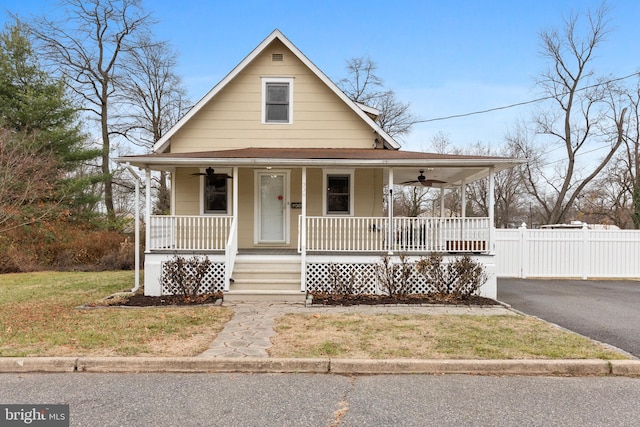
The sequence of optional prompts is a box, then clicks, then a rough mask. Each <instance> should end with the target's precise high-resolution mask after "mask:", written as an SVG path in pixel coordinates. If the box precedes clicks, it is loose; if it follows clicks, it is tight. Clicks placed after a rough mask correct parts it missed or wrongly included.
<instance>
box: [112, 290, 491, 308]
mask: <svg viewBox="0 0 640 427" xmlns="http://www.w3.org/2000/svg"><path fill="white" fill-rule="evenodd" d="M223 298H224V296H223V294H222V292H218V293H215V294H205V295H197V296H188V297H185V296H182V295H163V296H159V297H152V296H145V295H142V294H135V295H132V296H129V297H127V299H126V300H122V301H120V300H119V301H118V302H117V303H116V304H115V305H118V306H127V307H162V306H176V305H178V306H186V305H204V304H216V303H217V302H218V301H220V300H222V299H223ZM312 302H313V305H344V306H351V305H385V304H386V305H390V304H391V305H393V304H439V305H473V306H492V305H499V303H498V302H497V301H495V300H492V299H489V298H484V297H480V296H477V295H471V296H466V297H458V298H454V297H452V296H450V295H438V294H429V295H407V296H405V297H396V298H391V297H389V296H387V295H369V294H362V295H336V294H313V301H312ZM108 305H111V304H108Z"/></svg>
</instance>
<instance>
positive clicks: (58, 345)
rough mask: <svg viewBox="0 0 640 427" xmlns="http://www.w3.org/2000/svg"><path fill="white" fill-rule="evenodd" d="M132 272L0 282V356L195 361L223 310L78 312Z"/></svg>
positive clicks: (29, 276)
mask: <svg viewBox="0 0 640 427" xmlns="http://www.w3.org/2000/svg"><path fill="white" fill-rule="evenodd" d="M133 275H134V273H133V272H132V271H112V272H101V273H82V272H40V273H21V274H4V275H0V356H143V355H157V356H195V355H198V354H200V353H201V352H202V351H204V350H206V349H207V347H208V346H209V344H210V343H211V341H212V340H213V339H214V338H215V336H216V334H217V333H218V332H219V331H220V330H221V329H222V327H223V325H224V324H225V323H226V322H227V321H228V320H229V319H230V318H231V316H232V312H231V310H229V309H227V308H224V307H211V306H200V307H171V308H168V307H164V308H162V309H159V308H109V309H104V308H96V309H77V307H78V306H81V305H84V304H86V303H90V302H96V301H99V300H100V299H102V298H104V297H106V296H107V295H110V294H112V293H115V292H120V291H123V290H128V289H131V287H132V286H133Z"/></svg>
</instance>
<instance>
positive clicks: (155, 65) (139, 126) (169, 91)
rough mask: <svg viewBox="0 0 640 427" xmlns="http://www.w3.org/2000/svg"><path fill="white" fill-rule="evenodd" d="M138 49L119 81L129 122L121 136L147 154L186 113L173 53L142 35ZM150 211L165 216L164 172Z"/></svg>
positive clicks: (167, 203) (167, 196)
mask: <svg viewBox="0 0 640 427" xmlns="http://www.w3.org/2000/svg"><path fill="white" fill-rule="evenodd" d="M138 46H139V49H138V50H136V51H135V52H133V54H132V55H131V56H130V58H129V60H128V61H127V62H126V63H124V67H125V69H126V70H127V72H128V74H129V75H130V76H131V78H130V79H125V80H123V81H122V89H123V90H122V96H123V99H124V101H125V103H126V104H128V105H129V107H130V108H129V109H127V114H128V116H129V117H130V119H132V120H133V121H132V122H131V121H129V123H127V124H126V129H125V130H124V133H125V134H126V135H127V138H128V139H129V140H130V141H132V142H133V143H134V144H136V145H139V146H142V147H144V148H145V149H146V150H147V151H151V149H152V148H153V145H154V144H155V143H156V142H157V141H158V140H159V139H160V138H162V136H163V135H164V133H165V132H166V131H167V130H168V129H169V128H171V126H173V125H174V124H175V123H176V122H177V121H178V119H179V118H180V117H181V116H182V115H183V114H184V113H185V112H186V111H187V109H188V108H189V103H188V101H187V95H186V93H187V92H186V89H185V88H184V86H183V84H182V80H181V79H180V77H179V76H178V75H177V74H176V73H175V69H176V65H177V57H178V55H177V52H176V51H175V50H174V49H173V48H172V47H171V46H169V44H168V43H166V42H154V41H153V40H151V39H150V38H149V37H148V36H143V37H142V38H141V40H140V41H139V42H138ZM157 184H158V187H157V199H156V206H155V209H154V211H155V212H156V213H167V212H168V210H169V209H170V191H169V188H168V186H167V177H166V172H164V171H161V172H160V176H159V178H158V181H157Z"/></svg>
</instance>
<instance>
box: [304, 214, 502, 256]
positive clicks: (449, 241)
mask: <svg viewBox="0 0 640 427" xmlns="http://www.w3.org/2000/svg"><path fill="white" fill-rule="evenodd" d="M306 220H307V223H306V236H302V231H301V230H302V228H301V227H298V228H299V236H300V238H299V239H298V250H299V251H302V247H303V245H302V240H301V239H302V238H304V239H305V242H304V243H305V245H304V246H305V248H306V252H382V251H397V252H404V253H416V252H488V251H489V236H490V227H489V225H490V222H489V218H440V217H436V218H393V232H392V233H391V235H392V236H393V241H392V243H391V245H389V244H388V240H389V238H388V236H389V233H388V224H389V219H388V218H383V217H307V218H306Z"/></svg>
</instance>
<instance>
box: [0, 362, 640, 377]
mask: <svg viewBox="0 0 640 427" xmlns="http://www.w3.org/2000/svg"><path fill="white" fill-rule="evenodd" d="M23 372H94V373H97V372H100V373H109V372H112V373H154V372H155V373H162V372H172V373H178V372H182V373H188V372H192V373H216V372H219V373H223V372H247V373H315V374H338V375H376V374H378V375H380V374H473V375H532V376H534V375H543V376H554V375H561V376H596V375H598V376H604V375H616V376H630V377H631V376H640V361H638V360H611V361H607V360H451V359H449V360H415V359H400V360H370V359H270V358H202V357H26V358H18V357H0V373H23Z"/></svg>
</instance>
